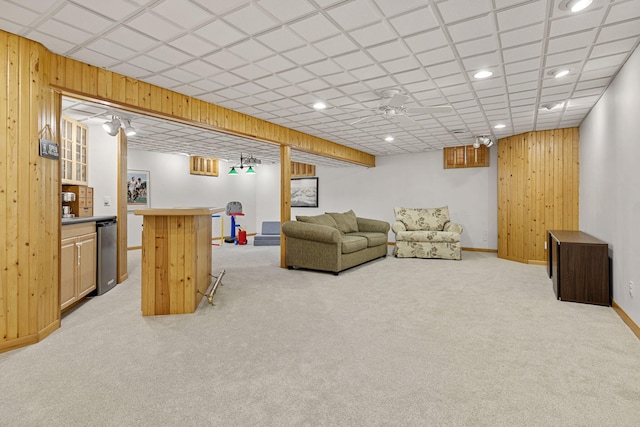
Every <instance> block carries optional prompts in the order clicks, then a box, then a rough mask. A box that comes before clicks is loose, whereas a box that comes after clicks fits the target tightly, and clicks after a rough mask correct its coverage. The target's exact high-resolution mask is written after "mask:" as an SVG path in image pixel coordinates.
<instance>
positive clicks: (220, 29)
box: [195, 19, 246, 46]
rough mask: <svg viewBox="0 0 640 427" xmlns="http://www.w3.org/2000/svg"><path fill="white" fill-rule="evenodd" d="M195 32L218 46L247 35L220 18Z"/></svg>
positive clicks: (231, 42)
mask: <svg viewBox="0 0 640 427" xmlns="http://www.w3.org/2000/svg"><path fill="white" fill-rule="evenodd" d="M195 33H196V34H197V35H199V36H201V37H203V38H204V39H205V40H208V41H209V42H210V43H213V44H215V45H217V46H229V45H230V44H233V43H235V42H237V41H239V40H242V39H244V38H245V37H246V35H245V34H243V33H242V32H240V31H238V30H236V29H235V28H233V27H232V26H231V25H229V24H227V23H226V22H223V21H221V20H219V19H218V20H216V21H213V22H212V23H210V24H207V25H205V26H203V27H201V28H199V29H197V30H196V31H195Z"/></svg>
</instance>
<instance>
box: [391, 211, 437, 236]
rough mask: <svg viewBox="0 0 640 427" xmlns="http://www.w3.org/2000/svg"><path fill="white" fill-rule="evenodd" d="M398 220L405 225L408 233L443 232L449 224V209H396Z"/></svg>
mask: <svg viewBox="0 0 640 427" xmlns="http://www.w3.org/2000/svg"><path fill="white" fill-rule="evenodd" d="M393 210H394V212H395V214H396V220H397V221H400V222H402V223H403V224H404V226H405V228H406V229H407V231H442V230H444V226H445V224H446V223H448V222H449V207H448V206H443V207H441V208H429V209H420V208H416V209H413V208H394V209H393Z"/></svg>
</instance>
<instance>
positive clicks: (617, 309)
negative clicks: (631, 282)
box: [611, 301, 640, 339]
mask: <svg viewBox="0 0 640 427" xmlns="http://www.w3.org/2000/svg"><path fill="white" fill-rule="evenodd" d="M611 307H612V308H613V309H614V311H615V312H616V313H618V316H620V318H621V319H622V321H623V322H624V323H626V325H627V326H628V327H629V329H631V332H633V333H634V334H635V336H636V337H638V339H640V327H639V326H638V325H637V324H636V323H635V322H634V321H633V319H631V317H629V315H628V314H627V313H626V312H625V311H624V310H623V309H622V307H620V306H619V305H618V303H616V302H615V301H612V302H611Z"/></svg>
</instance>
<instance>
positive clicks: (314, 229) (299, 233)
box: [281, 221, 342, 243]
mask: <svg viewBox="0 0 640 427" xmlns="http://www.w3.org/2000/svg"><path fill="white" fill-rule="evenodd" d="M281 230H282V233H283V234H284V235H285V236H286V237H292V238H295V239H300V240H310V241H312V242H322V243H340V242H341V241H342V233H340V230H338V229H337V228H333V227H328V226H326V225H318V224H311V223H308V222H300V221H287V222H285V223H284V224H282V227H281Z"/></svg>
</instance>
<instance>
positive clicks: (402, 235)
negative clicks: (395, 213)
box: [396, 231, 460, 243]
mask: <svg viewBox="0 0 640 427" xmlns="http://www.w3.org/2000/svg"><path fill="white" fill-rule="evenodd" d="M396 241H401V242H432V243H437V242H444V243H456V242H459V241H460V234H459V233H453V232H451V231H401V232H399V233H398V234H396Z"/></svg>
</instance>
